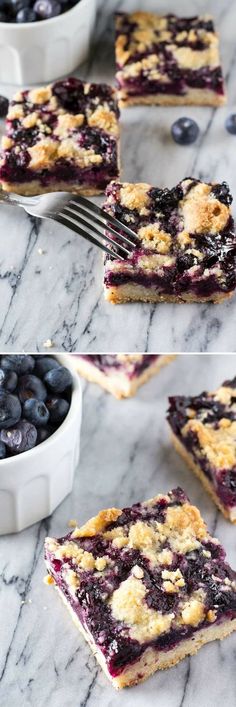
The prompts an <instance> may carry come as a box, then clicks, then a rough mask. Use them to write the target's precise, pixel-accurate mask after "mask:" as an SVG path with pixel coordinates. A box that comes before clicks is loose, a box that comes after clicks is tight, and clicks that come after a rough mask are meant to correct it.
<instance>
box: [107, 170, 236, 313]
mask: <svg viewBox="0 0 236 707" xmlns="http://www.w3.org/2000/svg"><path fill="white" fill-rule="evenodd" d="M231 201H232V197H231V195H230V191H229V188H228V186H227V184H226V183H225V182H223V183H222V184H205V183H204V182H201V181H199V180H197V179H191V178H190V179H184V180H183V181H182V182H180V183H179V184H178V185H177V186H176V187H175V188H173V189H160V188H157V187H151V186H150V185H149V184H143V183H141V184H127V183H123V184H122V183H119V182H116V181H114V182H112V183H111V184H110V185H109V186H108V187H107V190H106V202H105V209H106V210H107V211H108V213H110V214H112V215H114V216H116V218H118V219H119V220H120V221H121V222H122V223H124V224H126V225H129V226H130V228H131V229H132V230H133V231H134V232H135V233H136V234H137V242H136V247H135V249H134V252H133V254H132V256H131V257H128V258H127V260H124V261H120V260H118V259H116V258H115V259H112V258H109V257H107V258H106V260H105V280H104V284H105V298H106V299H107V300H110V301H111V302H115V303H116V302H128V301H134V300H140V301H144V302H160V301H167V302H168V301H169V302H207V301H212V302H221V301H222V300H225V299H227V298H228V297H230V296H231V295H232V294H233V292H234V290H235V286H236V236H235V232H234V223H233V219H232V215H231V210H230V204H231Z"/></svg>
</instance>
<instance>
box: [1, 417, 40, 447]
mask: <svg viewBox="0 0 236 707" xmlns="http://www.w3.org/2000/svg"><path fill="white" fill-rule="evenodd" d="M1 441H2V442H4V444H5V445H6V447H8V449H9V451H10V453H11V454H20V453H21V452H27V450H28V449H32V447H35V445H36V441H37V430H36V427H35V426H34V425H32V424H31V423H30V422H27V421H26V420H20V422H18V424H17V425H15V427H11V429H9V430H2V431H1Z"/></svg>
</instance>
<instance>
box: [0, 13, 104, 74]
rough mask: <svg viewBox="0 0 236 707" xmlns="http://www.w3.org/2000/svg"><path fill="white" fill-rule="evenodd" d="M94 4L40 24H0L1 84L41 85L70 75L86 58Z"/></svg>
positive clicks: (93, 21)
mask: <svg viewBox="0 0 236 707" xmlns="http://www.w3.org/2000/svg"><path fill="white" fill-rule="evenodd" d="M95 17H96V0H80V2H78V4H77V5H75V6H74V7H73V8H72V10H68V12H65V13H64V14H62V15H59V16H58V17H52V19H51V20H43V21H41V22H29V23H23V24H15V23H12V24H10V23H9V22H0V81H1V82H2V83H10V84H16V85H18V86H19V85H23V84H27V85H28V84H34V83H44V82H48V81H53V80H54V79H57V78H59V77H60V76H66V75H67V74H70V73H71V72H72V71H74V69H76V67H77V66H78V65H79V64H81V63H82V62H83V61H85V59H86V58H87V56H88V52H89V47H90V41H91V37H92V33H93V29H94V23H95Z"/></svg>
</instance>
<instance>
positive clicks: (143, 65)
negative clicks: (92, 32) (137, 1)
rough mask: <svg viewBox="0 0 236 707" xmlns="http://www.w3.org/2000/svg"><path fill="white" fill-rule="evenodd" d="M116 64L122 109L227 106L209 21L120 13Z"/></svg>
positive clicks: (118, 15)
mask: <svg viewBox="0 0 236 707" xmlns="http://www.w3.org/2000/svg"><path fill="white" fill-rule="evenodd" d="M116 64H117V73H116V78H117V85H118V92H119V93H118V95H119V101H120V106H122V107H123V106H131V105H135V104H140V103H144V104H152V103H155V104H162V105H189V104H193V105H211V106H220V105H222V104H224V103H225V102H226V98H225V91H224V82H223V76H222V70H221V65H220V57H219V40H218V35H217V34H216V32H215V29H214V24H213V20H212V18H211V17H210V16H209V15H206V16H203V17H184V18H183V17H177V16H176V15H166V16H165V17H161V16H159V15H155V14H152V13H149V12H133V13H131V14H127V13H118V14H117V15H116Z"/></svg>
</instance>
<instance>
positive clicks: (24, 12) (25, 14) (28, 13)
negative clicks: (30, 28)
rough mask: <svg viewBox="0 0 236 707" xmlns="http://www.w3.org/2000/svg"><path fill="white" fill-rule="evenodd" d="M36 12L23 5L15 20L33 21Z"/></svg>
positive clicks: (35, 17)
mask: <svg viewBox="0 0 236 707" xmlns="http://www.w3.org/2000/svg"><path fill="white" fill-rule="evenodd" d="M36 19H37V16H36V13H35V12H34V11H33V10H31V8H30V7H23V8H22V9H21V10H19V12H17V15H16V22H35V20H36Z"/></svg>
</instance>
